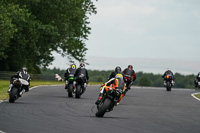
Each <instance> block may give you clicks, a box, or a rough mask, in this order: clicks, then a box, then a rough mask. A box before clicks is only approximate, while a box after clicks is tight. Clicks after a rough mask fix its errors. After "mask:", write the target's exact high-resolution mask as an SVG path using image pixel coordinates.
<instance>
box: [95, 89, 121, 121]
mask: <svg viewBox="0 0 200 133" xmlns="http://www.w3.org/2000/svg"><path fill="white" fill-rule="evenodd" d="M105 91H106V92H105V93H104V95H103V97H102V99H101V101H100V103H99V104H98V105H97V112H96V117H103V116H104V114H105V113H106V112H110V111H112V110H113V108H114V106H115V105H117V101H118V100H119V99H120V97H121V95H122V90H121V89H114V88H112V87H109V88H105Z"/></svg>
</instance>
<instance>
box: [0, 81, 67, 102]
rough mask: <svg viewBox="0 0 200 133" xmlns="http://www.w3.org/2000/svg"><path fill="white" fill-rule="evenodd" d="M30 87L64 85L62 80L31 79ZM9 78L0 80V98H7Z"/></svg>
mask: <svg viewBox="0 0 200 133" xmlns="http://www.w3.org/2000/svg"><path fill="white" fill-rule="evenodd" d="M30 84H31V85H30V88H31V87H33V86H38V85H64V84H65V83H64V81H31V82H30ZM9 85H10V81H9V80H0V100H5V99H8V93H7V91H8V88H9Z"/></svg>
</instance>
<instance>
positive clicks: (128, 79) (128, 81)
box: [124, 75, 132, 95]
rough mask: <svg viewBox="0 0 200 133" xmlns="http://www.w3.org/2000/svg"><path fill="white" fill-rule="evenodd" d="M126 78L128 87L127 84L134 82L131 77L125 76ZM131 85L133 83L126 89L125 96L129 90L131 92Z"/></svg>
mask: <svg viewBox="0 0 200 133" xmlns="http://www.w3.org/2000/svg"><path fill="white" fill-rule="evenodd" d="M124 77H125V80H126V85H127V83H130V82H131V81H132V78H131V76H130V75H124ZM131 85H132V82H131V83H130V84H129V86H126V89H125V91H124V95H126V93H127V92H128V90H130V87H131Z"/></svg>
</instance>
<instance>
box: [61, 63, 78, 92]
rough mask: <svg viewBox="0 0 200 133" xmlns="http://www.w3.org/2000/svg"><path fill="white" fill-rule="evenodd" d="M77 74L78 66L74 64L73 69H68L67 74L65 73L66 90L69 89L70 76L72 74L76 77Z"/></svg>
mask: <svg viewBox="0 0 200 133" xmlns="http://www.w3.org/2000/svg"><path fill="white" fill-rule="evenodd" d="M75 72H76V65H75V64H72V65H71V67H70V68H68V69H67V70H66V72H65V74H64V77H65V83H66V85H65V89H67V86H68V81H67V80H68V78H69V76H70V75H71V74H73V75H74V74H75Z"/></svg>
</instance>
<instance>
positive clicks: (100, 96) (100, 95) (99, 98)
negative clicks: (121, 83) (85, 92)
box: [95, 93, 103, 105]
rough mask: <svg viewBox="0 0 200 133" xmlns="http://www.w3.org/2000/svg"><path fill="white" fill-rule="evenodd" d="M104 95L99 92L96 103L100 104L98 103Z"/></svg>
mask: <svg viewBox="0 0 200 133" xmlns="http://www.w3.org/2000/svg"><path fill="white" fill-rule="evenodd" d="M102 96H103V94H102V93H100V94H99V97H98V99H97V101H96V102H95V104H96V105H98V104H99V103H100V102H101V100H102Z"/></svg>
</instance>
